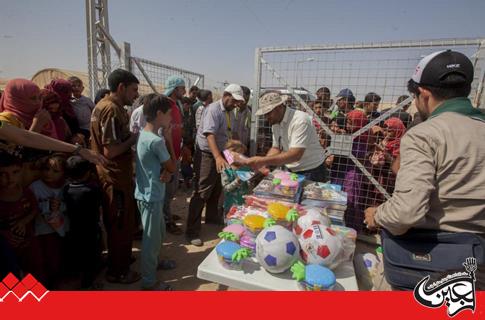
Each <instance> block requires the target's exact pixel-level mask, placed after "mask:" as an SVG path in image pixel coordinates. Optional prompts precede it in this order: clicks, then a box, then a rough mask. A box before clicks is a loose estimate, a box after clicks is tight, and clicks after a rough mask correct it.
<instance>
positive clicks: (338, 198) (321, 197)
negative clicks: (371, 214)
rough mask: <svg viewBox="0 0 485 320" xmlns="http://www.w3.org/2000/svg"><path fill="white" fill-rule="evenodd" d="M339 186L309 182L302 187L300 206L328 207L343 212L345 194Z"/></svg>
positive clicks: (345, 202) (345, 200)
mask: <svg viewBox="0 0 485 320" xmlns="http://www.w3.org/2000/svg"><path fill="white" fill-rule="evenodd" d="M341 188H342V187H341V186H339V185H334V184H329V183H321V182H311V183H306V184H305V185H304V186H303V196H302V202H301V203H302V204H304V205H308V206H315V207H322V208H323V207H330V208H335V209H339V210H345V208H346V206H347V193H346V192H344V191H341Z"/></svg>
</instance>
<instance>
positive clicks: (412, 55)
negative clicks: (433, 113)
mask: <svg viewBox="0 0 485 320" xmlns="http://www.w3.org/2000/svg"><path fill="white" fill-rule="evenodd" d="M484 48H485V39H446V40H428V41H405V42H386V43H361V44H348V45H318V46H308V47H284V48H258V49H256V57H255V71H256V87H255V90H254V97H255V99H254V100H255V101H254V103H253V105H254V106H253V118H252V128H251V140H252V141H251V142H252V144H251V154H264V153H265V152H266V151H267V150H268V149H269V147H271V143H272V139H271V128H270V127H269V125H268V124H267V123H266V122H265V121H264V119H263V117H260V118H258V117H256V116H255V112H256V111H257V109H258V101H257V100H258V99H257V97H259V96H260V95H261V94H263V93H264V92H267V91H269V90H276V91H279V92H281V93H284V94H288V95H289V96H290V98H291V99H289V101H290V103H289V105H288V106H291V107H294V108H297V109H301V110H304V111H306V112H307V113H308V114H309V116H311V117H313V121H314V123H315V124H316V128H317V130H318V131H319V134H320V136H321V142H322V144H323V145H324V146H325V148H326V156H327V162H328V167H329V169H330V171H331V181H332V182H333V183H337V184H341V185H343V187H344V189H345V191H347V192H348V206H347V212H346V223H347V224H348V225H350V226H352V227H354V228H356V229H357V230H361V229H362V221H363V210H364V209H365V208H366V207H369V206H375V205H379V204H380V203H382V202H383V201H385V200H386V199H388V198H389V197H390V195H391V194H392V191H393V188H394V182H395V176H394V174H393V173H392V172H391V169H390V164H389V161H385V157H384V161H382V160H383V159H382V157H383V156H386V151H385V150H382V148H383V142H382V140H384V139H383V138H384V137H385V135H387V136H388V137H390V134H389V132H394V133H395V134H396V133H399V132H401V131H397V129H395V127H390V125H391V123H392V125H394V124H395V123H396V121H395V119H393V120H392V121H391V122H389V121H387V122H386V120H388V119H389V118H396V117H397V118H400V119H401V120H403V119H404V118H406V117H407V116H406V115H405V114H404V111H403V108H407V107H408V105H409V104H411V103H412V98H410V97H409V96H407V97H406V95H407V94H408V93H407V81H408V80H409V79H410V77H411V75H412V73H413V71H414V68H415V67H416V65H417V64H418V62H419V60H420V59H421V58H423V57H424V56H426V55H427V54H430V53H432V52H435V51H438V50H445V49H453V50H456V51H460V52H462V53H464V54H466V55H467V56H468V57H469V58H470V59H471V60H472V62H473V63H474V66H475V79H474V81H473V84H472V92H471V94H470V98H471V100H472V102H473V103H474V105H475V106H478V105H481V106H483V105H484V104H485V101H484V100H485V97H484V96H485V95H484V92H483V91H484V88H483V85H484V78H485V73H484V54H485V52H484V51H485V50H484ZM321 87H326V88H327V89H328V91H330V93H331V94H330V95H326V96H323V97H319V98H317V97H316V94H315V92H316V91H317V90H318V89H319V88H321ZM346 88H348V89H350V90H351V91H352V92H353V95H354V97H355V100H356V101H355V105H354V107H356V108H363V109H364V110H366V111H367V114H368V115H369V114H370V115H371V117H370V120H369V121H368V123H365V122H364V123H362V124H365V125H364V126H363V127H360V126H359V127H356V126H353V127H352V126H349V125H347V123H346V121H347V120H346V119H345V117H344V118H343V119H340V120H339V118H338V117H337V118H333V119H332V117H331V116H329V115H330V113H331V112H332V111H334V112H335V111H336V110H337V109H338V108H337V107H336V105H335V102H336V95H337V94H338V92H339V91H340V90H342V89H346ZM321 91H322V90H321ZM325 91H326V89H325V90H323V92H325ZM328 91H327V93H328ZM369 93H373V94H372V95H369V97H370V98H371V99H370V100H369V99H368V101H372V102H374V103H378V110H379V111H380V113H379V112H372V108H374V107H375V106H376V104H372V102H365V96H366V95H367V94H369ZM378 98H380V101H378V100H379V99H378ZM327 107H330V108H329V109H327ZM413 108H414V106H413V105H411V107H410V109H409V110H408V112H409V113H411V114H412V113H413ZM325 109H327V110H325ZM314 110H318V111H320V110H322V112H321V113H320V114H318V115H317V114H315V112H314ZM374 115H375V116H374ZM379 128H380V129H379ZM370 130H373V131H374V132H381V133H380V134H382V135H383V136H382V138H380V140H379V138H378V139H371V138H370V137H371V136H372V137H374V136H376V135H374V134H373V135H370V134H369V132H370ZM377 137H379V133H378V134H377ZM387 141H389V140H387ZM386 157H388V156H386ZM332 160H333V161H332Z"/></svg>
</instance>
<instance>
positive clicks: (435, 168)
mask: <svg viewBox="0 0 485 320" xmlns="http://www.w3.org/2000/svg"><path fill="white" fill-rule="evenodd" d="M472 81H473V65H472V63H471V61H470V60H469V59H468V58H467V57H466V56H465V55H463V54H462V53H459V52H456V51H451V50H446V51H440V52H435V53H433V54H430V55H428V56H426V57H425V58H423V59H422V60H421V61H420V62H419V64H418V66H417V67H416V70H415V72H414V74H413V76H412V78H411V79H410V80H409V82H408V90H409V92H410V93H411V94H412V95H413V96H414V101H415V103H416V107H417V109H418V112H419V114H420V115H421V117H422V119H423V120H425V121H424V122H423V123H421V124H419V125H418V126H415V127H413V128H412V129H410V130H409V131H408V132H407V133H406V134H405V135H404V137H403V138H402V140H401V146H400V154H401V160H400V161H401V163H400V169H399V172H398V175H397V179H396V185H395V190H394V193H393V195H392V197H391V198H390V199H389V200H388V201H386V202H385V203H383V204H382V205H380V206H379V207H377V208H368V209H367V210H366V212H365V220H364V223H366V224H367V226H368V228H376V227H382V228H384V229H385V230H386V231H387V232H384V233H383V247H384V251H386V243H388V242H389V241H390V240H386V235H387V236H388V237H391V238H392V237H394V236H395V235H404V237H405V238H404V239H406V235H409V237H408V238H411V237H412V236H411V234H412V233H413V232H415V231H416V230H421V231H424V232H425V234H433V233H440V232H441V233H442V232H450V233H451V234H460V235H467V234H468V235H467V237H469V236H471V237H476V238H477V239H478V242H480V241H482V242H481V243H482V246H481V249H480V247H478V251H479V252H478V255H479V256H480V255H481V260H482V261H480V259H479V257H478V256H476V257H477V260H479V261H478V262H479V263H484V261H483V259H484V256H485V251H484V247H483V239H484V238H483V237H484V236H485V200H484V199H485V143H484V139H485V115H484V114H482V113H481V112H480V111H479V110H478V109H476V108H474V107H473V106H472V104H471V102H470V100H469V99H468V98H467V97H468V95H469V94H470V91H471V83H472ZM387 239H390V238H387ZM404 239H403V240H402V241H407V240H404ZM467 239H468V238H467ZM468 240H469V239H468ZM439 244H442V243H439ZM434 247H435V246H431V247H430V248H434ZM443 248H445V247H443ZM453 248H457V247H453ZM453 248H451V249H446V255H447V256H446V257H439V256H438V257H436V256H435V257H434V260H432V259H431V258H430V259H429V261H428V262H429V263H428V264H429V266H428V267H429V269H426V270H431V271H434V270H433V263H434V262H438V261H436V260H441V259H443V260H447V261H451V262H449V263H448V267H451V268H457V269H461V268H462V267H461V263H463V261H461V258H459V257H462V253H463V252H465V251H466V250H469V249H470V250H471V251H470V253H472V252H475V253H477V251H476V250H477V247H474V249H471V247H470V244H467V243H463V244H462V245H461V247H460V248H461V249H460V250H457V249H453ZM428 249H429V248H428ZM429 250H431V249H429ZM429 250H428V251H426V250H424V251H426V252H429ZM418 251H419V250H418ZM421 251H423V250H421ZM424 251H423V252H424ZM433 254H434V253H433V252H431V253H430V255H429V256H430V257H431V256H432V255H433ZM385 255H386V252H384V256H385ZM432 261H433V262H432ZM408 262H409V263H410V266H411V267H410V269H412V268H413V267H412V263H413V259H411V260H410V261H408ZM421 262H422V261H421ZM417 269H421V268H417ZM385 272H386V278H388V279H390V278H389V277H388V274H387V272H389V270H385ZM410 274H411V275H412V274H413V273H412V272H410ZM422 277H423V276H422V275H417V276H416V278H415V280H416V281H419V280H420V279H421V278H422ZM409 279H413V277H412V276H410V278H409ZM391 285H396V284H393V283H391ZM404 287H405V286H404Z"/></svg>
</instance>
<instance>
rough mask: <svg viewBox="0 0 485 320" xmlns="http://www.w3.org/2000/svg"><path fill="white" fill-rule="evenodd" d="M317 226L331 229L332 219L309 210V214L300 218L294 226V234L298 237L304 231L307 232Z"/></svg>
mask: <svg viewBox="0 0 485 320" xmlns="http://www.w3.org/2000/svg"><path fill="white" fill-rule="evenodd" d="M315 224H321V225H324V226H325V227H329V226H330V219H329V218H328V217H327V216H325V215H322V214H320V213H319V212H318V211H316V210H311V211H310V210H309V211H308V212H307V214H305V215H304V216H301V217H299V218H298V220H297V222H296V223H295V224H294V226H293V232H294V233H295V234H296V235H297V236H300V235H301V234H302V232H303V230H306V229H308V228H310V227H311V226H312V225H315Z"/></svg>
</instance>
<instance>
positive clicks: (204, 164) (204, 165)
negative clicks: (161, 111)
mask: <svg viewBox="0 0 485 320" xmlns="http://www.w3.org/2000/svg"><path fill="white" fill-rule="evenodd" d="M241 103H244V95H243V91H242V89H241V86H239V85H238V84H230V85H228V86H227V87H226V88H225V89H224V94H223V96H222V99H221V100H218V101H216V102H214V103H212V104H210V105H209V106H207V107H206V109H205V110H204V113H203V116H202V119H201V123H200V125H199V129H198V130H197V137H196V140H197V150H196V153H195V155H194V168H195V176H196V181H195V184H194V193H193V195H192V198H191V199H190V204H189V215H188V218H187V229H186V231H185V235H186V237H187V240H188V241H189V242H190V243H191V244H192V245H195V246H202V244H203V243H202V241H201V240H200V237H199V234H200V228H201V221H202V210H203V209H204V206H206V210H205V222H206V223H220V222H222V221H223V220H222V212H219V210H218V201H219V196H220V195H221V191H222V185H221V175H220V174H219V173H220V172H221V171H222V170H224V169H225V168H226V167H227V162H226V160H224V157H223V155H222V151H223V150H224V147H225V145H226V143H227V141H228V139H230V138H231V130H232V127H233V125H232V123H231V122H234V119H233V117H234V116H233V113H232V110H233V109H234V108H236V107H238V106H239V104H241Z"/></svg>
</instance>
